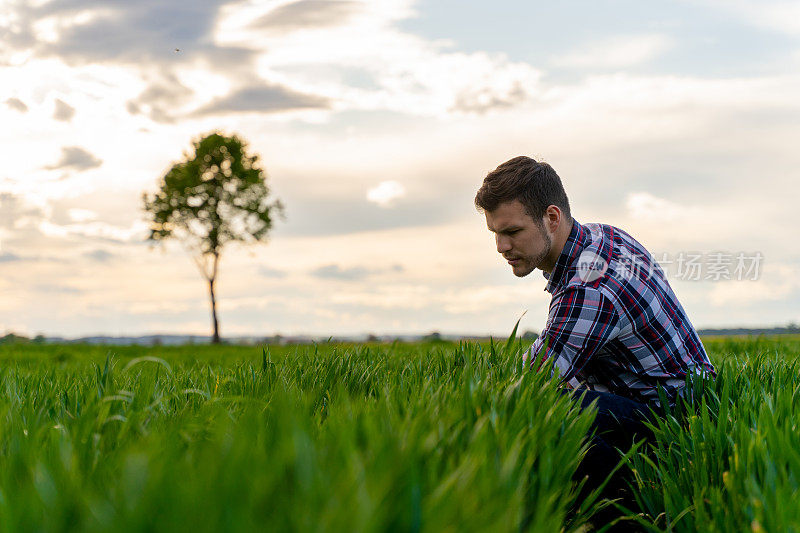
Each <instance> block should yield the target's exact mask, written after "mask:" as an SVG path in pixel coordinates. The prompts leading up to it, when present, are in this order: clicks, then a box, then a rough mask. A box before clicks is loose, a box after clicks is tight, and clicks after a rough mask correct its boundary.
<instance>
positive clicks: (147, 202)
mask: <svg viewBox="0 0 800 533" xmlns="http://www.w3.org/2000/svg"><path fill="white" fill-rule="evenodd" d="M193 144H194V154H193V155H190V154H185V155H184V160H183V161H182V162H180V163H176V164H174V165H173V166H172V168H171V169H169V172H167V173H166V174H165V175H164V176H163V177H162V178H161V183H160V188H159V190H158V192H156V193H155V194H152V195H149V194H147V193H145V194H144V195H143V200H144V209H145V211H147V213H148V215H149V223H150V236H149V240H151V241H155V242H160V241H163V240H164V239H168V238H172V237H174V238H177V239H178V240H180V241H181V242H183V243H184V245H185V246H186V247H187V248H188V249H189V250H190V251H191V252H192V253H193V254H194V256H193V257H194V260H195V263H197V267H198V268H199V269H200V273H201V274H202V275H203V277H204V278H205V279H206V281H207V282H208V292H209V296H210V297H211V321H212V323H213V326H214V335H213V337H212V342H213V343H215V344H216V343H219V341H220V337H219V321H218V320H217V300H216V296H215V293H214V284H215V282H216V279H217V272H218V267H219V258H220V255H221V254H222V249H223V247H224V246H225V245H226V244H228V243H230V242H245V243H252V242H263V241H265V240H266V238H267V233H268V232H269V230H270V228H271V227H272V222H273V220H274V218H275V216H276V215H278V216H282V215H283V204H281V202H280V200H273V199H271V198H270V191H269V187H268V186H267V182H266V174H265V172H264V170H263V169H261V167H260V166H259V165H258V156H257V155H250V154H249V153H248V152H247V145H246V144H245V142H244V141H242V140H241V139H240V138H239V137H237V136H236V135H233V136H231V137H226V136H224V135H222V134H220V133H216V132H215V133H211V134H210V135H207V136H205V137H203V138H202V139H200V140H197V141H195V142H194V143H193Z"/></svg>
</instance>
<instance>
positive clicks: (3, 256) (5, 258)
mask: <svg viewBox="0 0 800 533" xmlns="http://www.w3.org/2000/svg"><path fill="white" fill-rule="evenodd" d="M15 261H23V259H22V258H21V257H20V256H18V255H17V254H13V253H11V252H0V263H12V262H15Z"/></svg>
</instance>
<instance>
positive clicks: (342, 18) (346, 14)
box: [252, 0, 363, 31]
mask: <svg viewBox="0 0 800 533" xmlns="http://www.w3.org/2000/svg"><path fill="white" fill-rule="evenodd" d="M362 6H363V4H362V3H361V2H352V1H346V0H299V1H296V2H289V3H287V4H284V5H282V6H279V7H277V8H275V9H273V10H272V11H270V12H268V13H267V14H265V15H263V16H262V17H260V18H259V19H258V20H256V21H255V22H253V24H252V27H253V28H259V29H262V28H263V29H267V30H277V31H291V30H298V29H304V28H313V27H326V26H337V25H340V24H342V23H344V22H347V21H348V20H349V19H350V18H352V17H353V16H354V15H356V14H357V13H358V12H359V11H360V8H361V7H362Z"/></svg>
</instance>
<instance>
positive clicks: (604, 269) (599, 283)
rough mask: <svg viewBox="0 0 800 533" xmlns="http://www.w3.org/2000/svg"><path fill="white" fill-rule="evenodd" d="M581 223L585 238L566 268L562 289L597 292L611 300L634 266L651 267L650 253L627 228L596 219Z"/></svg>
mask: <svg viewBox="0 0 800 533" xmlns="http://www.w3.org/2000/svg"><path fill="white" fill-rule="evenodd" d="M583 226H584V227H585V228H586V230H587V232H588V239H587V241H586V245H585V246H584V248H583V250H582V251H581V253H580V254H579V255H578V257H577V259H576V260H575V261H574V262H573V264H572V265H570V267H569V269H568V273H567V274H568V275H567V282H566V283H565V285H564V290H567V291H569V290H576V289H581V290H588V291H590V292H592V291H598V292H600V293H602V294H603V295H604V296H606V297H608V298H610V299H611V300H615V298H614V295H615V294H616V293H617V292H618V291H619V289H620V288H621V285H622V284H623V283H625V282H626V281H627V280H629V279H630V277H631V275H632V274H633V273H635V271H636V270H637V269H639V270H642V269H650V268H652V264H653V258H652V256H651V254H650V252H648V251H647V249H646V248H645V247H644V246H643V245H642V244H641V243H640V242H639V241H637V240H636V239H635V238H633V236H631V235H630V234H629V233H628V232H627V231H625V230H623V229H621V228H618V227H616V226H612V225H610V224H601V223H596V222H590V223H587V224H584V225H583Z"/></svg>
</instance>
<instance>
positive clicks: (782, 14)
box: [693, 0, 800, 35]
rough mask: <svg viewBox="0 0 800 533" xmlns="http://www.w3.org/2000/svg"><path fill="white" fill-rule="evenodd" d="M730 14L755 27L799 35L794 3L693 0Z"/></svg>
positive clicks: (799, 9)
mask: <svg viewBox="0 0 800 533" xmlns="http://www.w3.org/2000/svg"><path fill="white" fill-rule="evenodd" d="M693 1H694V3H698V4H705V5H710V6H712V7H714V8H717V9H720V10H725V11H728V12H732V13H734V14H736V15H738V16H739V17H740V18H741V19H742V20H744V21H745V22H747V23H749V24H752V25H754V26H757V27H761V28H766V29H769V30H773V31H777V32H780V33H786V34H788V35H797V34H800V4H798V3H797V2H794V1H785V0H784V1H764V0H693Z"/></svg>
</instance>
